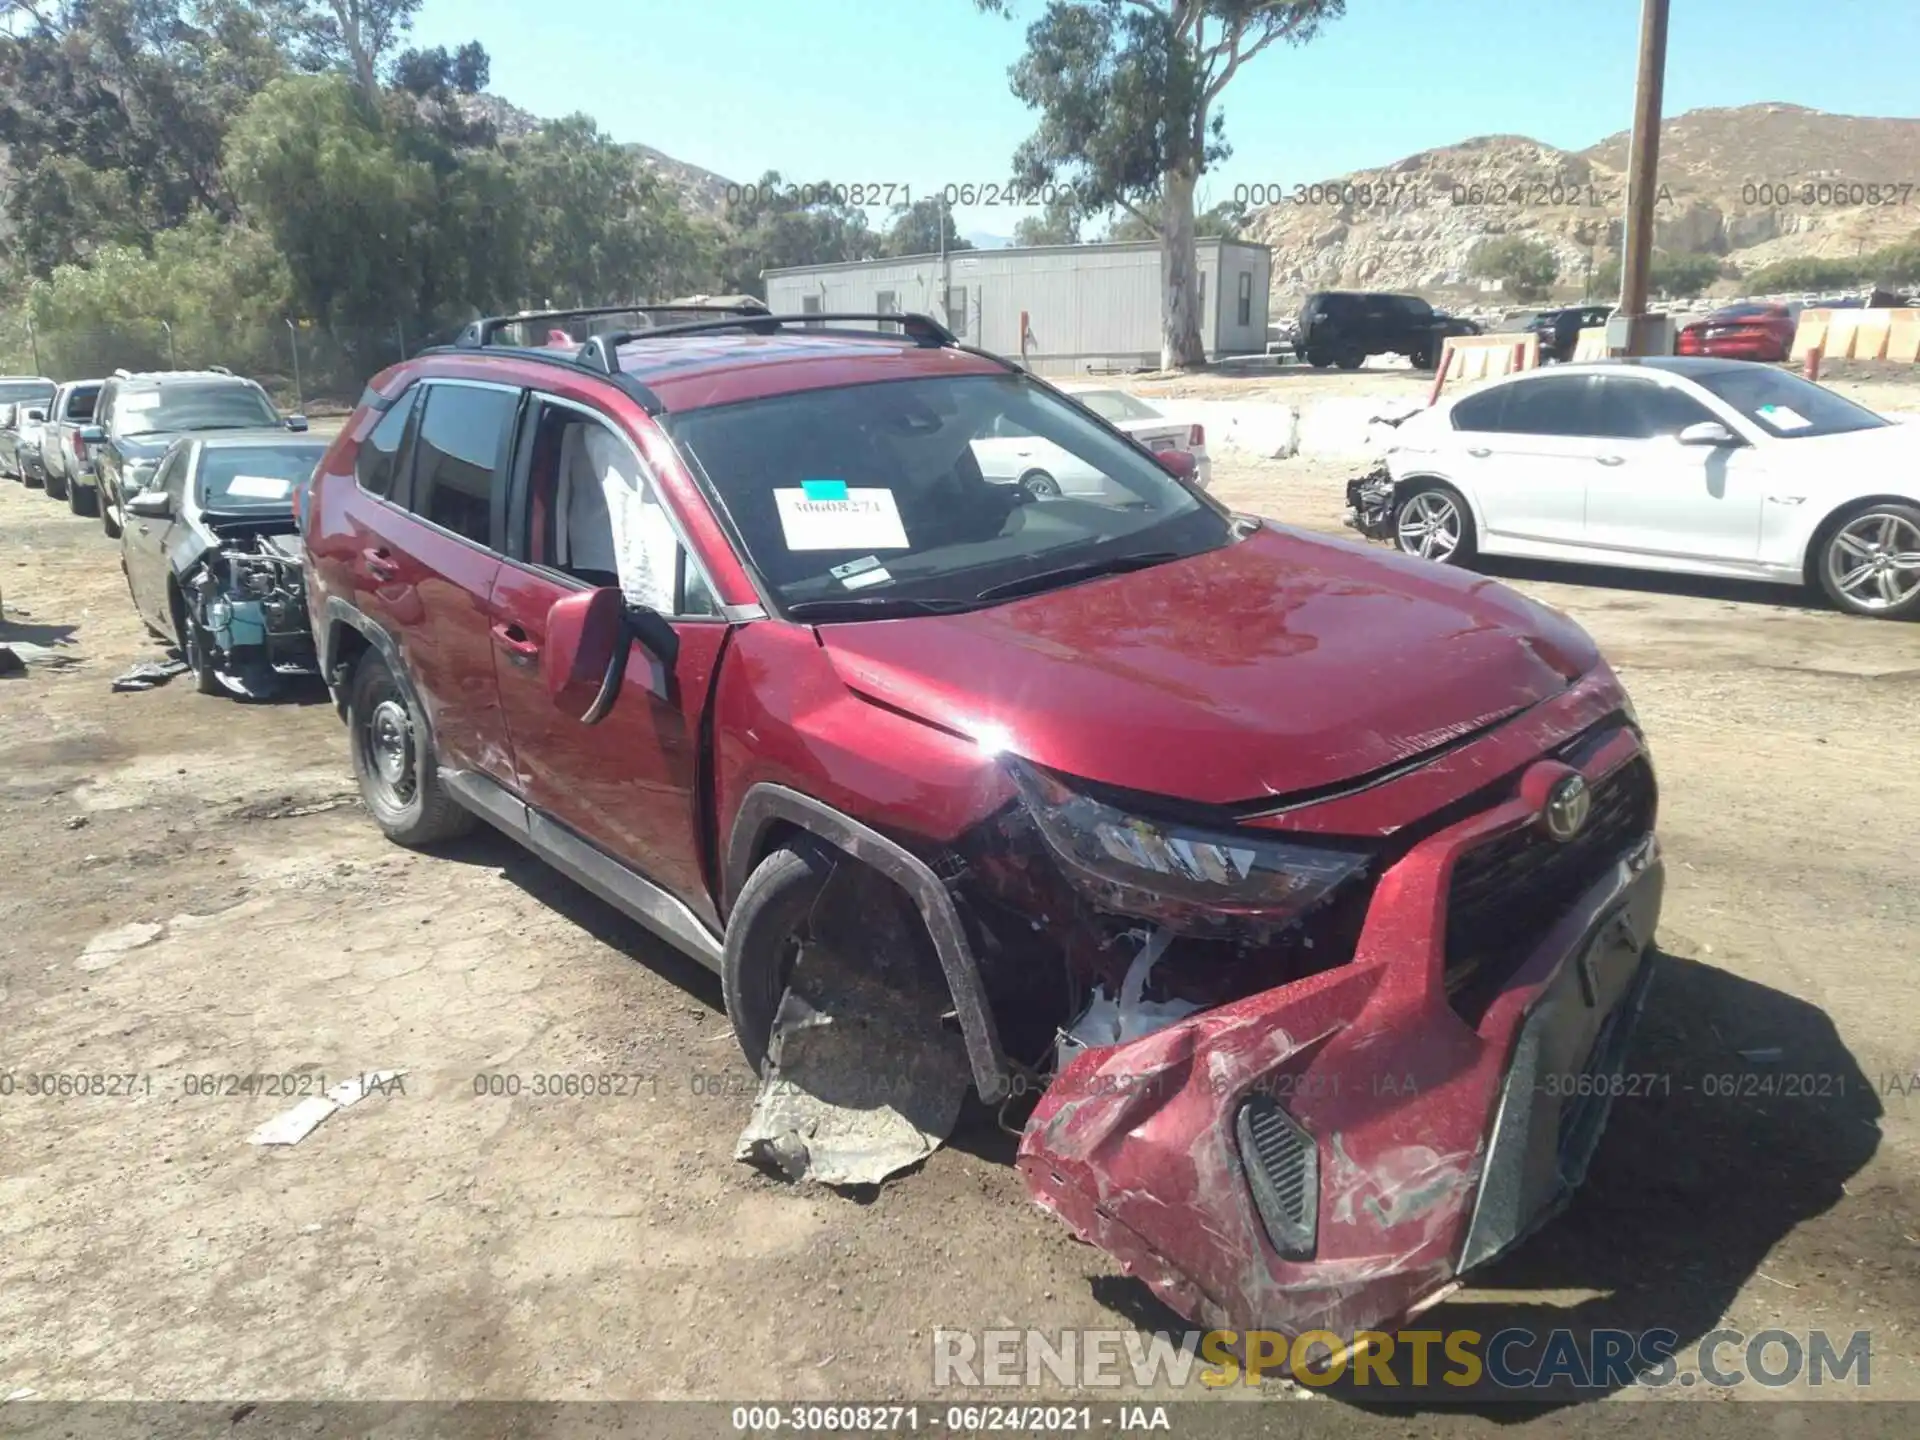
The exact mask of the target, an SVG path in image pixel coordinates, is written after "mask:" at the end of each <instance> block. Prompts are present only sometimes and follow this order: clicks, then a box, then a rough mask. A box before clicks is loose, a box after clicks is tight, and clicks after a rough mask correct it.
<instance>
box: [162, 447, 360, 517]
mask: <svg viewBox="0 0 1920 1440" xmlns="http://www.w3.org/2000/svg"><path fill="white" fill-rule="evenodd" d="M326 451H327V447H326V446H325V445H324V444H318V445H315V444H303V443H300V442H298V441H290V442H288V443H287V444H284V445H210V446H207V447H206V448H204V449H203V450H201V452H200V474H199V476H198V477H197V478H196V479H195V481H194V489H195V494H196V495H197V496H198V497H199V500H200V504H201V506H202V508H204V509H207V510H286V509H289V508H291V506H292V505H293V487H294V486H296V485H304V484H305V483H306V482H307V480H308V479H309V478H311V477H312V475H313V467H314V466H315V465H318V464H319V463H320V457H321V456H322V455H324V454H326Z"/></svg>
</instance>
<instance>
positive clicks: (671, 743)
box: [489, 397, 727, 928]
mask: <svg viewBox="0 0 1920 1440" xmlns="http://www.w3.org/2000/svg"><path fill="white" fill-rule="evenodd" d="M535 405H536V407H537V413H535V411H534V410H533V409H530V411H529V416H528V418H529V421H530V424H529V425H528V426H527V427H525V428H524V429H523V432H522V441H521V444H520V446H519V452H520V453H519V459H518V463H517V467H516V469H517V473H518V476H519V477H520V478H519V479H518V480H517V482H516V484H515V486H514V495H515V501H514V505H513V507H512V515H511V517H510V531H509V542H508V543H509V555H510V558H509V560H508V562H507V564H506V565H505V566H503V567H502V569H501V572H500V576H499V580H498V582H497V583H496V584H495V586H494V591H493V601H492V604H491V606H490V610H489V614H490V621H491V625H492V628H493V633H494V635H495V636H496V638H497V643H498V650H497V657H498V667H497V668H498V674H499V687H500V703H501V708H502V710H503V711H504V713H505V718H506V726H507V731H508V734H509V735H510V736H511V738H512V744H513V770H514V780H513V788H514V789H515V790H516V791H517V792H518V793H519V794H520V796H521V797H522V798H523V799H525V800H526V801H527V802H528V804H529V805H531V806H532V807H533V808H534V810H535V811H536V812H537V813H538V814H540V815H542V816H545V817H547V818H549V819H551V820H553V821H556V822H558V823H559V824H561V825H563V826H565V827H566V828H567V829H569V830H571V831H573V832H574V833H575V834H576V835H578V836H580V837H581V838H583V839H585V840H587V841H589V842H591V843H592V844H593V845H595V846H596V847H598V848H599V849H601V850H602V851H604V852H606V853H607V854H609V855H611V856H612V857H613V858H614V859H615V860H617V861H619V862H620V863H621V864H622V865H624V866H625V867H627V868H628V869H630V870H634V871H638V872H639V873H640V874H642V875H644V876H646V877H647V878H648V879H650V880H651V881H653V882H654V883H655V884H656V885H658V886H660V887H661V888H662V889H665V890H666V891H668V892H669V893H670V894H672V895H674V896H675V897H677V898H678V899H679V900H680V901H681V902H682V903H684V904H685V905H687V906H688V907H690V908H691V909H692V910H693V911H694V913H695V914H697V915H698V916H699V917H700V918H701V919H702V920H703V921H704V922H706V923H707V924H709V925H711V926H714V927H715V928H718V922H717V918H716V916H715V912H714V909H713V905H712V902H711V899H710V897H709V893H708V887H707V883H706V878H705V876H704V875H703V873H702V869H701V845H700V838H699V793H698V773H697V772H698V767H699V749H700V717H701V714H702V712H703V710H704V709H705V705H706V701H707V696H708V692H709V690H710V689H711V685H712V679H713V674H714V670H715V668H716V667H717V665H718V664H719V661H720V655H721V650H722V647H723V646H724V644H725V641H726V634H727V625H726V622H725V621H723V620H722V619H721V618H720V616H719V606H718V605H717V604H716V603H715V602H714V600H713V592H712V590H711V587H710V586H708V585H707V583H706V582H705V580H704V579H703V578H702V577H701V575H700V573H699V571H698V568H697V562H695V561H694V560H693V558H692V557H691V556H690V555H689V553H688V551H687V549H686V547H685V545H684V544H682V543H681V541H680V539H679V536H678V534H677V532H676V530H675V528H674V525H673V522H672V520H671V517H670V516H669V515H668V514H667V512H666V510H665V509H664V508H663V507H662V506H661V505H660V504H659V503H658V500H657V499H656V498H655V494H656V492H655V490H654V488H653V486H652V484H651V482H650V479H649V475H648V472H647V468H646V466H645V464H644V462H643V461H642V460H641V458H640V455H639V453H638V451H637V450H636V449H635V448H634V447H633V446H632V445H631V444H630V443H629V442H628V440H627V439H626V438H625V437H624V436H623V435H622V434H621V433H620V432H619V430H618V428H617V427H616V426H614V425H613V424H611V423H610V422H609V421H607V420H606V419H605V418H604V417H602V416H600V415H599V414H598V413H597V412H595V411H593V410H591V409H589V408H587V407H584V406H580V405H576V404H573V403H571V402H566V401H560V400H555V399H543V398H538V397H536V401H535ZM615 513H619V514H620V515H621V516H622V524H621V525H620V526H619V527H616V526H615V524H614V521H613V518H612V517H613V515H614V514H615ZM616 528H618V529H619V530H621V531H623V532H624V537H623V538H624V541H625V543H624V545H622V544H618V543H616V540H615V532H616ZM596 586H614V587H618V588H619V589H620V590H621V591H622V592H623V595H624V597H625V599H626V602H627V606H628V609H629V612H630V613H632V614H636V615H650V616H651V617H654V618H655V619H656V620H657V623H658V625H659V626H660V627H661V628H662V630H663V631H664V632H665V633H667V634H671V635H672V636H673V638H674V642H675V645H676V646H677V653H676V654H675V655H674V656H673V657H672V659H671V661H670V662H669V661H668V660H666V659H663V658H662V656H661V655H660V654H659V653H657V650H658V649H659V648H664V647H655V648H649V647H648V646H647V645H645V644H643V643H642V642H641V641H640V640H638V639H636V640H634V641H633V642H631V643H632V649H631V651H630V652H629V655H628V658H627V668H626V679H625V681H624V683H623V684H622V687H621V691H620V694H619V697H618V698H617V699H616V700H615V702H614V704H613V705H612V707H611V708H610V709H609V710H608V711H607V713H606V714H605V716H604V718H602V719H601V720H599V721H598V722H597V723H595V724H592V725H588V724H586V723H584V722H583V721H582V720H580V719H579V717H578V716H576V715H573V714H570V713H567V712H566V711H563V710H561V709H560V708H558V707H556V706H555V704H554V703H553V701H552V700H551V699H550V698H549V697H548V694H547V689H546V685H545V683H544V681H543V679H542V677H541V672H540V652H541V647H542V646H543V645H544V643H545V641H546V635H547V612H548V610H549V608H550V607H551V606H552V605H553V603H554V602H555V601H557V600H559V599H561V598H563V597H565V596H567V595H570V594H576V593H578V592H579V591H581V590H583V589H587V588H590V587H596Z"/></svg>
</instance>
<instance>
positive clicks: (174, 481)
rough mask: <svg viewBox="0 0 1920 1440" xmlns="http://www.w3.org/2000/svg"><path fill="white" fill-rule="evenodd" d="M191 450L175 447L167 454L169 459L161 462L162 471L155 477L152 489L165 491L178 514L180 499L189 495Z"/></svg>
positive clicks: (189, 448)
mask: <svg viewBox="0 0 1920 1440" xmlns="http://www.w3.org/2000/svg"><path fill="white" fill-rule="evenodd" d="M191 448H192V447H191V446H188V445H176V446H174V447H173V449H171V450H169V451H168V452H167V458H166V459H164V460H162V461H161V462H160V469H159V470H158V471H157V472H156V473H155V474H154V477H153V485H152V487H151V488H153V489H155V490H163V491H165V492H166V496H167V498H168V499H169V500H171V501H172V502H173V508H174V510H175V512H176V513H177V512H178V511H179V509H180V497H181V496H183V495H185V494H186V493H187V455H188V453H189V452H190V450H191Z"/></svg>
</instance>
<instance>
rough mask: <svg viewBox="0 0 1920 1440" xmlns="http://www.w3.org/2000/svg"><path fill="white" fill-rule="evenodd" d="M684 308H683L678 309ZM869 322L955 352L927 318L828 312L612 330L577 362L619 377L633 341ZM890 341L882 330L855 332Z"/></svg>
mask: <svg viewBox="0 0 1920 1440" xmlns="http://www.w3.org/2000/svg"><path fill="white" fill-rule="evenodd" d="M660 308H662V309H669V310H671V309H674V308H676V307H674V306H670V305H669V306H662V307H660ZM679 308H686V307H679ZM854 320H858V321H872V322H874V323H875V324H876V325H898V326H899V327H900V333H901V334H903V335H905V336H906V337H907V338H908V339H909V340H911V341H913V342H914V343H915V344H916V345H919V346H922V347H925V348H929V349H950V348H951V349H959V348H964V347H962V346H961V345H960V340H959V337H958V336H956V335H955V334H954V333H953V332H952V331H951V330H949V329H947V327H946V326H944V325H942V324H941V323H940V322H939V321H938V320H935V319H934V318H933V317H932V316H931V315H919V314H914V313H911V312H909V313H906V314H900V313H897V312H894V311H872V312H868V311H829V312H826V313H820V312H812V313H808V314H803V315H774V314H753V313H748V314H742V315H738V316H736V317H735V318H733V319H731V320H695V321H691V322H689V323H687V324H684V325H657V326H655V327H653V328H652V329H650V330H616V331H613V332H612V333H610V334H606V335H595V336H594V337H593V338H592V339H591V340H589V341H587V343H586V344H585V345H584V346H583V347H581V350H580V362H581V363H582V364H583V365H586V366H589V367H590V368H592V369H595V370H601V371H604V372H605V373H607V374H609V375H618V374H619V373H620V347H621V346H622V345H627V344H631V343H632V342H634V341H636V340H665V339H669V338H671V337H673V336H676V335H710V334H716V333H718V332H720V331H723V330H751V331H753V332H754V333H755V334H759V335H774V334H778V333H779V332H780V331H782V330H784V329H786V328H787V327H788V326H792V325H799V326H803V327H805V328H808V329H813V328H817V327H819V326H823V325H826V324H829V323H842V324H844V323H845V322H847V321H854ZM857 333H860V334H871V335H875V336H880V337H883V338H887V339H891V338H892V336H891V334H890V333H889V332H887V331H885V330H879V329H876V330H872V331H861V332H857Z"/></svg>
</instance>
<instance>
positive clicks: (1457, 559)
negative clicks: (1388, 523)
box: [1393, 480, 1475, 565]
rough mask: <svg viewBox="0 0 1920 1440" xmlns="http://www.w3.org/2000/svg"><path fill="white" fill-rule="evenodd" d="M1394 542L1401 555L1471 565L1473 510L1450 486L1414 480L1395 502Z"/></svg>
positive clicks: (1441, 563)
mask: <svg viewBox="0 0 1920 1440" xmlns="http://www.w3.org/2000/svg"><path fill="white" fill-rule="evenodd" d="M1393 543H1394V547H1395V548H1396V549H1398V550H1399V551H1400V553H1401V554H1402V555H1412V556H1414V557H1416V558H1418V559H1421V560H1431V561H1433V562H1434V563H1436V564H1439V565H1468V564H1471V563H1472V561H1473V557H1474V552H1475V537H1474V533H1473V511H1472V510H1471V509H1469V508H1468V506H1467V502H1466V498H1465V497H1464V496H1462V495H1461V493H1460V492H1459V491H1458V490H1456V489H1454V488H1453V487H1452V486H1451V485H1446V484H1442V483H1441V482H1440V481H1438V480H1419V481H1415V482H1414V483H1413V484H1412V485H1410V486H1408V487H1407V489H1406V491H1405V493H1403V494H1402V495H1401V496H1400V498H1399V500H1398V501H1396V502H1395V504H1394V507H1393Z"/></svg>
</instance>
